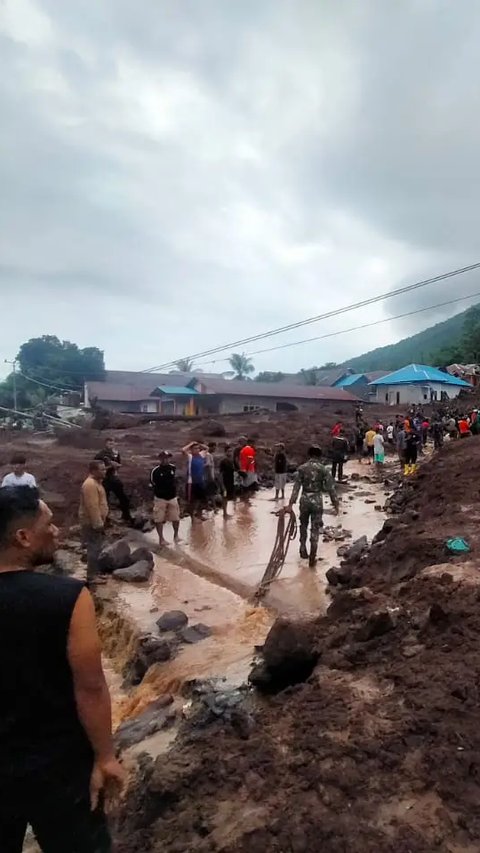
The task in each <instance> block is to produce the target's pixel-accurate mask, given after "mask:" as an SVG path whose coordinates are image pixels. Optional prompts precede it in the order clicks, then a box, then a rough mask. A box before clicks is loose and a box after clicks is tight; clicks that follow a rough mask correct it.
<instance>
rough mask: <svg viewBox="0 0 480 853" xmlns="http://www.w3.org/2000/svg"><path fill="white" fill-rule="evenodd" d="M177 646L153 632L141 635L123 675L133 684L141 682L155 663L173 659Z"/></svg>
mask: <svg viewBox="0 0 480 853" xmlns="http://www.w3.org/2000/svg"><path fill="white" fill-rule="evenodd" d="M174 650H175V647H174V646H173V647H172V645H171V644H170V643H169V642H168V641H167V640H162V639H160V638H159V637H154V636H153V634H146V635H144V636H143V637H140V638H139V640H138V643H137V647H136V649H135V653H134V655H133V658H132V659H131V660H130V661H128V663H127V665H126V666H125V669H124V672H123V675H124V677H125V679H126V680H127V682H129V683H130V684H132V685H136V684H140V682H141V680H142V678H143V676H144V675H145V673H146V672H147V670H149V669H150V667H151V666H153V664H155V663H164V662H165V661H168V660H170V659H171V657H172V655H173V652H174Z"/></svg>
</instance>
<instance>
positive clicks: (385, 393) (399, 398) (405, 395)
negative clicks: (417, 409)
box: [370, 364, 472, 406]
mask: <svg viewBox="0 0 480 853" xmlns="http://www.w3.org/2000/svg"><path fill="white" fill-rule="evenodd" d="M370 385H372V386H374V387H375V389H376V401H377V402H378V403H383V404H384V405H387V406H403V405H405V404H410V405H411V404H412V403H417V404H419V405H421V404H426V403H433V402H436V401H440V400H453V399H454V398H455V397H458V395H459V393H460V391H461V390H462V389H468V388H472V385H470V383H469V382H465V381H464V380H463V379H459V378H458V377H456V376H450V375H449V374H448V373H443V372H442V371H441V370H438V369H437V368H436V367H429V366H428V365H425V364H409V365H407V366H406V367H402V368H401V369H400V370H395V371H394V372H393V373H389V374H387V375H386V376H382V377H381V378H380V379H378V380H376V381H375V382H371V383H370Z"/></svg>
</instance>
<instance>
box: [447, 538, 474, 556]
mask: <svg viewBox="0 0 480 853" xmlns="http://www.w3.org/2000/svg"><path fill="white" fill-rule="evenodd" d="M445 547H446V549H447V551H450V553H451V554H468V553H469V552H470V551H471V548H470V545H469V544H468V542H467V541H466V540H465V539H461V538H460V537H454V538H452V539H447V541H446V542H445Z"/></svg>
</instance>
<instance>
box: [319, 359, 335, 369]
mask: <svg viewBox="0 0 480 853" xmlns="http://www.w3.org/2000/svg"><path fill="white" fill-rule="evenodd" d="M334 367H338V364H337V362H336V361H326V362H325V364H321V365H320V367H317V368H315V369H316V370H332V369H333V368H334Z"/></svg>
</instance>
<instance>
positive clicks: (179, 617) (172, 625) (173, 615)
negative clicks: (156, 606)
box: [157, 610, 188, 631]
mask: <svg viewBox="0 0 480 853" xmlns="http://www.w3.org/2000/svg"><path fill="white" fill-rule="evenodd" d="M187 624H188V616H187V614H186V613H184V612H183V610H166V611H165V613H162V615H161V616H160V619H157V627H158V630H159V631H179V630H180V628H184V627H185V626H186V625H187Z"/></svg>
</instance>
